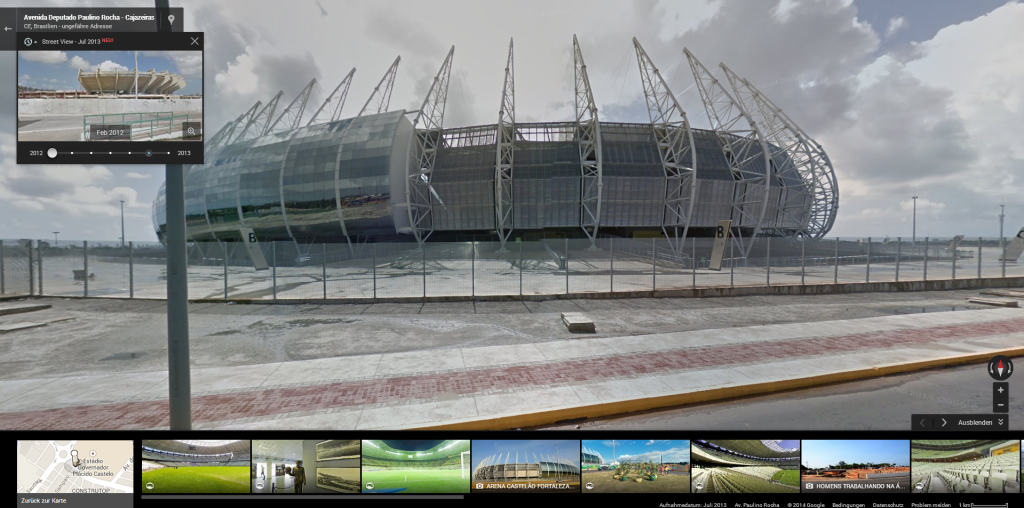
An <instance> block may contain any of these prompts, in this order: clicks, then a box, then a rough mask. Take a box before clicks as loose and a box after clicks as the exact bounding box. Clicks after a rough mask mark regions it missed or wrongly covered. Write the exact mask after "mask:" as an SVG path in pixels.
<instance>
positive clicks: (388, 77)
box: [356, 55, 402, 116]
mask: <svg viewBox="0 0 1024 508" xmlns="http://www.w3.org/2000/svg"><path fill="white" fill-rule="evenodd" d="M401 61H402V57H401V55H399V57H398V58H395V61H394V63H392V64H391V67H388V71H387V72H385V73H384V77H383V78H380V83H377V86H376V87H374V88H373V93H372V94H370V98H369V99H366V104H363V108H362V109H360V110H359V114H358V115H356V116H363V115H376V114H379V113H383V112H385V111H387V110H388V105H390V103H391V89H392V88H394V86H395V75H396V74H398V62H401ZM381 87H383V88H381Z"/></svg>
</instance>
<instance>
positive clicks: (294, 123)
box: [266, 78, 316, 134]
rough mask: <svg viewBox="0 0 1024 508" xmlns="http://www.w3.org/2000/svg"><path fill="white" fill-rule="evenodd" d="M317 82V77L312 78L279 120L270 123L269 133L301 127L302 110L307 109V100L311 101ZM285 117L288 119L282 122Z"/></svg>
mask: <svg viewBox="0 0 1024 508" xmlns="http://www.w3.org/2000/svg"><path fill="white" fill-rule="evenodd" d="M315 84H316V78H313V79H312V80H310V82H309V84H308V85H306V86H305V88H303V89H302V91H301V92H299V94H298V95H296V96H295V98H294V99H292V101H291V102H289V103H288V106H287V107H286V108H284V111H282V112H281V114H280V115H279V116H278V117H277V120H274V123H272V124H270V127H268V128H267V130H266V132H267V134H270V133H274V132H288V131H293V130H295V129H298V128H299V123H301V122H302V112H303V111H304V110H305V109H306V102H308V101H309V94H311V93H312V92H313V85H315ZM285 118H287V119H288V120H287V121H286V122H285V123H281V120H284V119H285Z"/></svg>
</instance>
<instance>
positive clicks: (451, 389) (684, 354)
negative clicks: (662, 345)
mask: <svg viewBox="0 0 1024 508" xmlns="http://www.w3.org/2000/svg"><path fill="white" fill-rule="evenodd" d="M1022 325H1024V320H1021V319H1018V320H1007V321H996V322H990V323H970V324H963V325H950V326H937V327H931V328H918V329H910V330H891V331H885V332H871V333H860V334H851V335H845V336H838V337H816V338H808V339H796V340H788V341H777V342H765V343H758V344H757V345H756V346H752V345H750V344H737V345H728V346H720V347H715V346H707V347H699V348H690V349H678V350H669V351H657V352H649V353H637V354H627V355H621V356H611V357H603V358H590V359H581V360H567V361H560V362H551V363H544V364H539V365H528V366H512V367H498V368H490V369H479V370H465V371H459V372H451V373H445V374H427V375H414V376H399V377H392V378H384V379H374V380H367V381H349V382H339V383H331V384H325V385H310V386H300V387H290V388H274V389H263V390H253V391H248V392H239V393H229V394H222V395H202V396H196V397H193V398H192V421H193V422H194V423H206V422H215V421H224V420H234V419H240V418H251V417H262V416H270V415H276V414H283V413H292V412H298V411H312V410H321V409H332V408H356V407H358V406H363V405H368V404H378V403H405V402H412V401H416V400H423V399H430V398H431V397H434V396H435V395H436V394H438V393H448V394H452V393H454V394H458V395H468V394H473V393H480V392H484V391H487V390H502V389H507V388H509V387H526V388H529V387H535V386H541V385H552V384H565V383H580V382H586V381H591V380H607V379H609V378H613V377H617V376H640V375H650V374H657V373H661V372H671V371H679V370H686V369H697V368H702V367H713V366H726V365H736V364H752V363H760V362H763V361H767V360H774V359H787V358H799V357H805V356H815V355H823V354H826V353H830V352H833V353H855V352H858V351H868V350H878V349H886V348H895V347H903V346H910V345H914V344H924V343H928V342H935V341H943V340H950V339H970V338H980V337H984V336H991V335H1002V334H1008V333H1015V332H1019V331H1020V330H1021V328H1022ZM167 425H169V419H168V406H167V402H166V401H149V402H125V403H117V404H101V405H93V406H80V407H68V408H58V409H45V410H37V411H22V412H13V413H3V414H0V430H15V429H33V430H36V429H38V430H52V429H138V428H155V427H165V426H167Z"/></svg>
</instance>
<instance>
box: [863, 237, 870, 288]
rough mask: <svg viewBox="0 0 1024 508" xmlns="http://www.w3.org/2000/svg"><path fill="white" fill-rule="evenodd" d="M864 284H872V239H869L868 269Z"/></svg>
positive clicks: (865, 273)
mask: <svg viewBox="0 0 1024 508" xmlns="http://www.w3.org/2000/svg"><path fill="white" fill-rule="evenodd" d="M864 282H871V237H870V236H869V237H868V259H867V269H866V270H865V272H864Z"/></svg>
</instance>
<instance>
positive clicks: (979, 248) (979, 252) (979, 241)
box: [978, 236, 982, 279]
mask: <svg viewBox="0 0 1024 508" xmlns="http://www.w3.org/2000/svg"><path fill="white" fill-rule="evenodd" d="M981 240H982V238H981V237H980V236H979V237H978V278H979V279H980V278H981Z"/></svg>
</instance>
